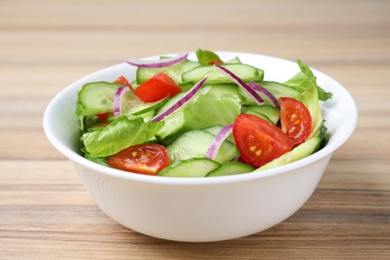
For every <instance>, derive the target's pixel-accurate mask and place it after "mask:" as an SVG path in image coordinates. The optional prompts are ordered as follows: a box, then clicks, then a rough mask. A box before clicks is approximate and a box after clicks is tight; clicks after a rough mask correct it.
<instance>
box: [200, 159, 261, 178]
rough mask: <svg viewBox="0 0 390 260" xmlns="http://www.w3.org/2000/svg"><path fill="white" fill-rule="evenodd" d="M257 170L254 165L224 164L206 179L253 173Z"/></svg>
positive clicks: (232, 162)
mask: <svg viewBox="0 0 390 260" xmlns="http://www.w3.org/2000/svg"><path fill="white" fill-rule="evenodd" d="M254 169H255V168H254V167H253V166H252V165H249V164H244V163H240V162H237V161H231V162H228V163H225V164H222V165H221V166H220V167H218V168H217V169H215V170H212V171H210V172H209V173H207V175H206V177H215V176H227V175H235V174H242V173H248V172H252V171H253V170H254Z"/></svg>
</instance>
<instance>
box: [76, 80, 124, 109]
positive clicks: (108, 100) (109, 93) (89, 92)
mask: <svg viewBox="0 0 390 260" xmlns="http://www.w3.org/2000/svg"><path fill="white" fill-rule="evenodd" d="M121 86H123V84H121V83H110V82H104V81H100V82H91V83H87V84H85V85H84V86H83V87H82V88H81V90H80V91H79V93H78V100H77V108H76V115H77V116H92V115H96V114H101V113H106V112H112V111H114V105H113V104H114V97H115V93H116V91H117V90H118V88H119V87H121Z"/></svg>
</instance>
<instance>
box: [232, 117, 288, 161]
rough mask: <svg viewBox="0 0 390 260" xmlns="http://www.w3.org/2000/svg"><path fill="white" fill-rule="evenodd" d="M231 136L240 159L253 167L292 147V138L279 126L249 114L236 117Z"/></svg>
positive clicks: (274, 157)
mask: <svg viewBox="0 0 390 260" xmlns="http://www.w3.org/2000/svg"><path fill="white" fill-rule="evenodd" d="M233 136H234V140H235V142H236V145H237V148H238V149H239V150H240V156H241V157H242V159H244V160H245V161H246V162H247V163H249V164H251V165H253V166H255V167H261V166H263V165H264V164H266V163H268V162H270V161H272V160H273V159H276V158H278V157H280V156H281V155H283V154H284V153H286V152H288V151H291V149H292V148H293V141H292V139H291V138H290V137H289V136H287V135H286V134H285V133H283V132H282V130H280V128H278V127H276V126H275V125H273V124H271V123H269V122H267V121H266V120H264V119H262V118H260V117H258V116H255V115H251V114H241V115H239V116H238V117H237V118H236V120H235V122H234V125H233Z"/></svg>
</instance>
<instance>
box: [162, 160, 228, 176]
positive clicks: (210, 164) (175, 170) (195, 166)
mask: <svg viewBox="0 0 390 260" xmlns="http://www.w3.org/2000/svg"><path fill="white" fill-rule="evenodd" d="M220 166H221V164H219V163H218V162H216V161H213V160H210V159H206V158H192V159H188V160H183V161H178V162H176V163H174V164H171V165H170V166H168V167H166V168H164V169H163V170H162V171H160V172H159V173H158V176H166V177H205V176H206V175H207V173H208V172H210V171H212V170H214V169H216V168H218V167H220Z"/></svg>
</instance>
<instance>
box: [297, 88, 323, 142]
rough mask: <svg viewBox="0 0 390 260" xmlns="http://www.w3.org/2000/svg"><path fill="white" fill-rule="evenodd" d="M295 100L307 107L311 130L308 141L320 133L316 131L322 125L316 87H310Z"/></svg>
mask: <svg viewBox="0 0 390 260" xmlns="http://www.w3.org/2000/svg"><path fill="white" fill-rule="evenodd" d="M296 99H297V100H299V101H301V102H302V103H303V104H304V105H305V106H306V107H307V109H308V110H309V112H310V115H311V118H312V130H311V133H310V135H309V137H308V139H309V138H310V137H312V136H314V135H316V134H317V135H318V133H319V132H320V131H318V130H319V129H320V128H321V126H322V125H323V118H322V113H321V108H320V104H319V101H318V99H319V98H318V91H317V87H316V86H315V85H312V86H311V87H310V88H309V89H306V90H305V91H303V92H302V93H301V94H300V95H299V96H298V97H296ZM308 139H307V140H308Z"/></svg>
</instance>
